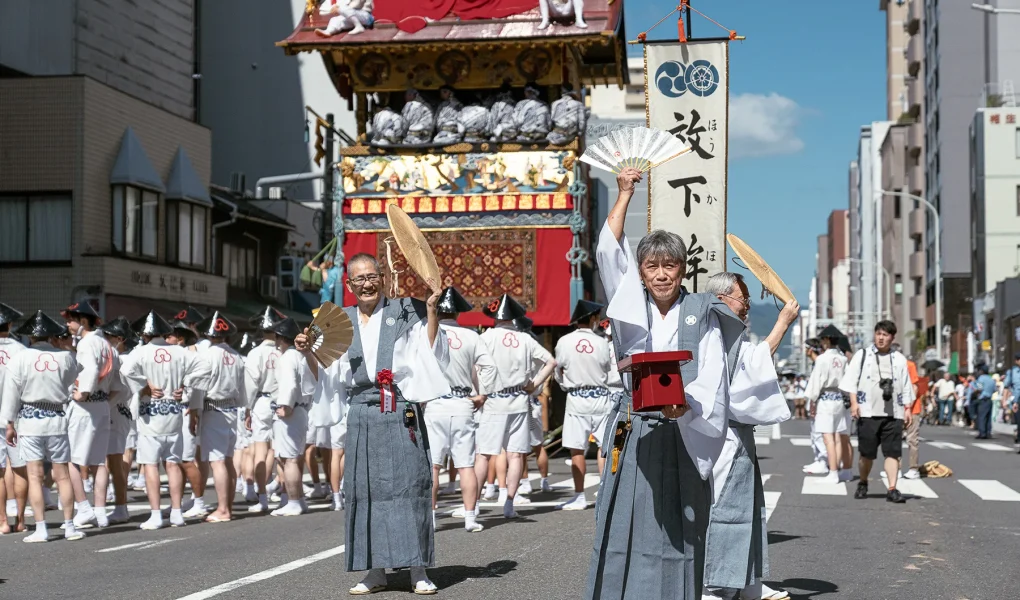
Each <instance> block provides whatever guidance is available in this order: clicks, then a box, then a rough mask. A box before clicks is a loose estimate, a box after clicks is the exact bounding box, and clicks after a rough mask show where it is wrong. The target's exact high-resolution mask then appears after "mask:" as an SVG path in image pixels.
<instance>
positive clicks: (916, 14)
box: [903, 0, 924, 37]
mask: <svg viewBox="0 0 1020 600" xmlns="http://www.w3.org/2000/svg"><path fill="white" fill-rule="evenodd" d="M922 4H924V2H922V1H921V0H913V2H910V3H909V4H908V5H907V18H906V20H905V21H904V22H903V30H904V31H906V32H907V34H909V35H911V36H916V37H920V36H918V35H917V34H918V33H919V32H920V31H921V10H922V8H923V7H922V6H919V5H922Z"/></svg>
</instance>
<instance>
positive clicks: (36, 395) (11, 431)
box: [0, 310, 85, 543]
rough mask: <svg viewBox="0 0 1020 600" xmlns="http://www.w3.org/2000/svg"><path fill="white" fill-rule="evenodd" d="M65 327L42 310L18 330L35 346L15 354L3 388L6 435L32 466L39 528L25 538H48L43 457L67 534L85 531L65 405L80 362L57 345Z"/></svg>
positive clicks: (0, 408)
mask: <svg viewBox="0 0 1020 600" xmlns="http://www.w3.org/2000/svg"><path fill="white" fill-rule="evenodd" d="M65 330H66V328H65V327H64V326H63V325H61V324H60V323H57V322H56V321H54V320H53V319H51V318H50V317H49V316H47V315H45V314H44V313H43V312H42V311H41V310H40V311H38V312H37V313H36V314H35V316H33V317H32V318H30V319H29V320H28V321H26V322H25V323H24V324H23V325H22V326H21V327H19V328H18V329H17V330H16V333H18V334H19V335H24V336H27V337H28V338H29V340H31V346H30V347H29V348H27V349H26V350H25V351H24V352H19V353H18V354H17V355H16V356H15V357H14V358H12V359H11V361H10V364H9V365H8V367H7V374H6V376H5V377H4V381H3V387H2V389H0V394H2V399H3V400H2V402H0V424H6V427H7V432H6V441H7V445H8V446H9V447H15V446H16V447H17V448H18V451H19V452H20V453H21V459H22V460H23V461H25V463H26V464H27V467H28V481H29V497H30V498H31V501H32V512H33V514H34V516H35V533H33V534H32V535H30V536H28V537H26V538H25V540H24V541H25V542H28V543H33V542H46V541H49V539H50V538H49V533H48V531H47V529H46V501H45V500H44V499H43V487H44V485H43V479H44V478H45V472H44V467H43V461H47V462H50V463H52V465H53V480H54V481H55V482H56V483H57V490H58V491H59V492H60V500H61V503H62V504H63V510H64V539H65V540H69V541H74V540H80V539H82V538H83V537H85V534H84V533H82V532H80V531H78V530H77V529H76V528H75V526H74V519H73V517H72V514H73V511H74V507H73V506H72V503H73V502H74V492H73V491H72V490H71V481H70V479H69V474H68V467H69V464H68V463H70V461H71V444H70V442H69V441H68V438H67V405H68V403H69V402H70V401H71V392H72V391H73V390H74V380H75V378H76V377H77V376H78V362H77V361H76V360H75V358H74V354H72V353H71V352H68V351H66V350H60V349H58V348H57V347H55V346H54V345H53V341H54V338H55V337H57V336H58V335H60V334H62V333H63V332H64V331H65Z"/></svg>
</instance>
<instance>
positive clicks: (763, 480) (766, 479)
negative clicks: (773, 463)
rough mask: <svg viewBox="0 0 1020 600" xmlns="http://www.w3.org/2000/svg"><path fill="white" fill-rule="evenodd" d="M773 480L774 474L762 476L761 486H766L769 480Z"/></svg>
mask: <svg viewBox="0 0 1020 600" xmlns="http://www.w3.org/2000/svg"><path fill="white" fill-rule="evenodd" d="M771 478H772V474H771V473H766V474H765V475H762V476H761V484H762V485H765V483H766V482H768V480H769V479H771Z"/></svg>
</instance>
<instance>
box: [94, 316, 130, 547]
mask: <svg viewBox="0 0 1020 600" xmlns="http://www.w3.org/2000/svg"><path fill="white" fill-rule="evenodd" d="M100 329H101V330H102V332H103V336H104V337H105V339H106V341H107V343H109V344H110V346H111V347H112V348H113V350H114V351H115V352H116V353H117V360H118V361H119V363H120V368H119V369H117V370H116V371H115V372H113V373H111V374H110V377H113V381H111V382H110V441H109V445H108V446H107V448H106V471H105V472H104V471H100V472H98V473H97V474H96V487H95V489H96V493H95V500H96V508H95V512H96V520H97V522H98V524H99V526H100V527H105V526H106V525H107V524H111V525H117V524H120V523H127V522H128V520H129V519H130V518H131V516H130V515H129V514H128V509H127V492H128V472H129V471H130V470H131V461H130V460H129V461H127V464H125V460H124V453H125V452H126V451H127V447H128V438H129V437H130V436H131V431H132V429H133V426H134V422H135V420H134V419H133V418H132V417H131V391H130V389H129V388H128V386H127V382H125V381H124V376H123V374H122V373H121V370H122V369H123V365H124V361H125V360H127V358H128V356H127V354H122V351H123V350H124V349H125V341H126V340H128V339H131V338H132V337H133V335H134V334H133V333H132V331H131V324H130V323H128V321H127V319H125V318H124V317H118V318H116V319H114V320H113V321H110V322H108V323H106V324H104V325H103V326H102V327H101V328H100ZM133 445H134V444H133V443H132V446H133ZM106 473H109V477H104V475H105V474H106ZM111 483H112V484H113V490H112V501H113V502H114V509H113V512H112V513H110V514H109V515H107V514H106V505H107V504H108V503H109V502H110V501H111V494H110V491H109V485H110V484H111ZM104 517H105V520H104Z"/></svg>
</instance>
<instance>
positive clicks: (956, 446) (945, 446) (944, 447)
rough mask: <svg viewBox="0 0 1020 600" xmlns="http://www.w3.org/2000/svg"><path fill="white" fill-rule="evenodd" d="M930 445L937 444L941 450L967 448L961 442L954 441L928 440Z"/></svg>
mask: <svg viewBox="0 0 1020 600" xmlns="http://www.w3.org/2000/svg"><path fill="white" fill-rule="evenodd" d="M928 444H929V445H931V446H935V447H936V448H938V449H940V450H964V449H965V448H964V447H963V446H961V445H960V444H954V443H953V442H928Z"/></svg>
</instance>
